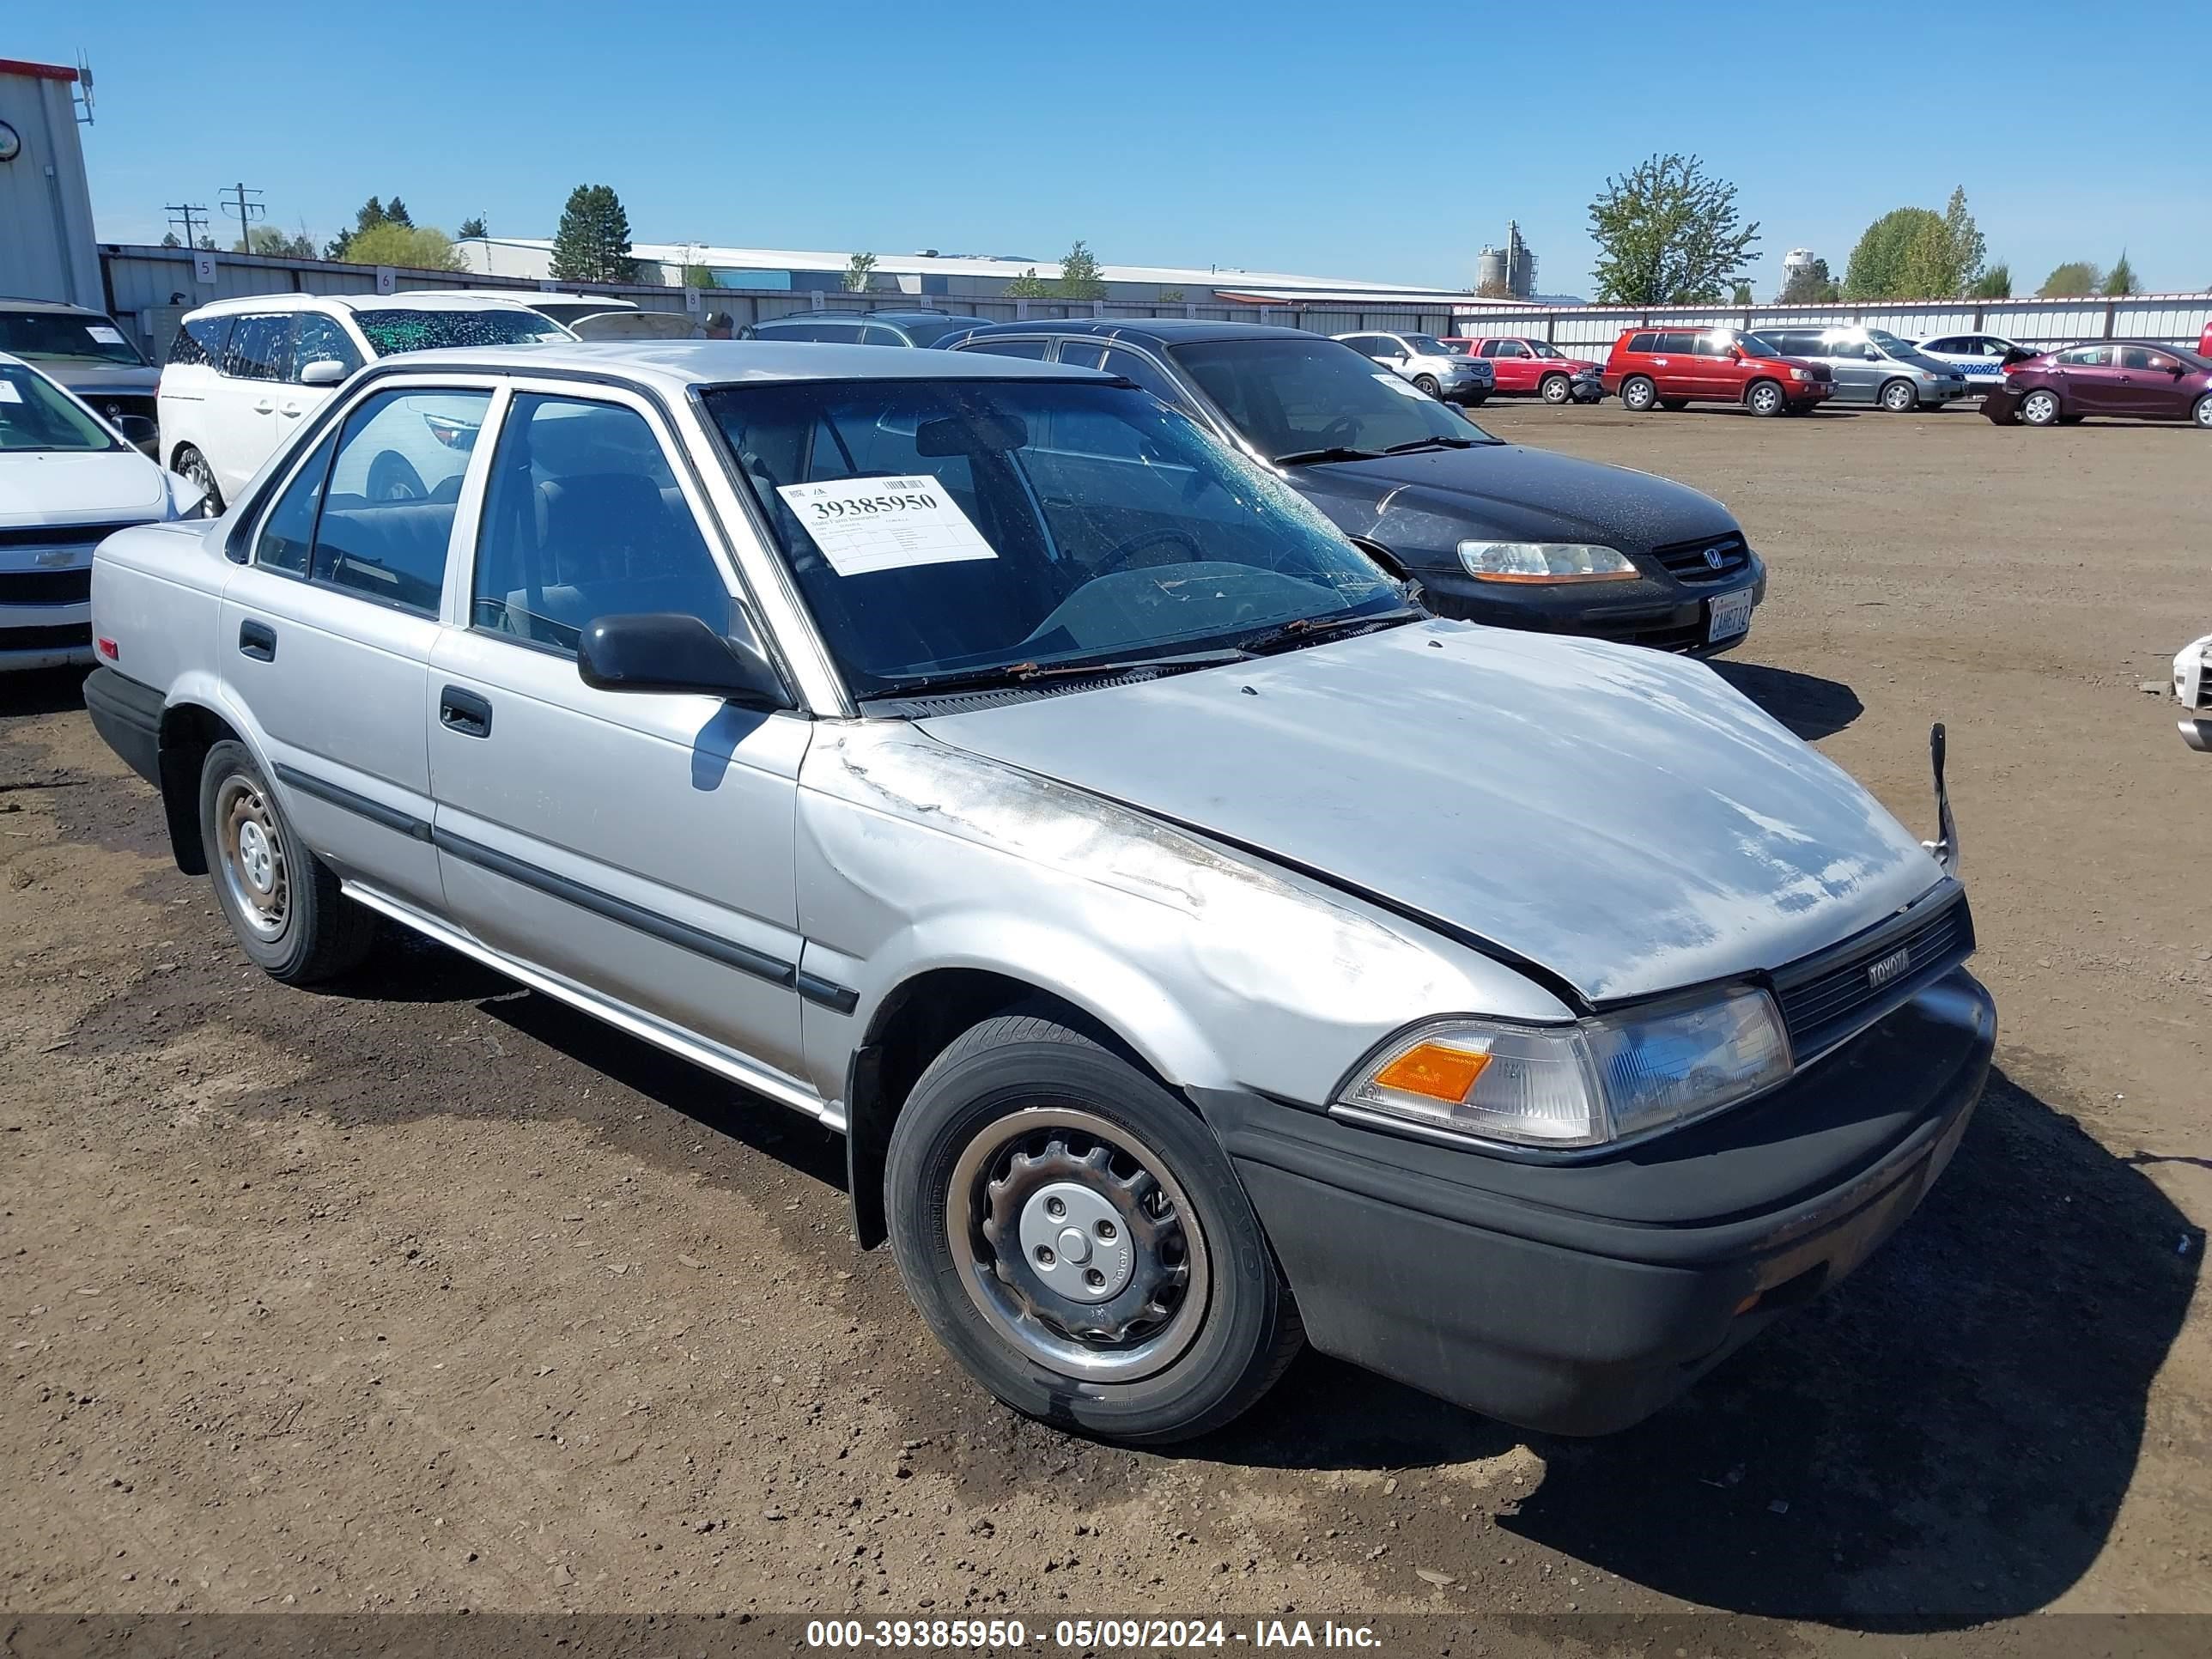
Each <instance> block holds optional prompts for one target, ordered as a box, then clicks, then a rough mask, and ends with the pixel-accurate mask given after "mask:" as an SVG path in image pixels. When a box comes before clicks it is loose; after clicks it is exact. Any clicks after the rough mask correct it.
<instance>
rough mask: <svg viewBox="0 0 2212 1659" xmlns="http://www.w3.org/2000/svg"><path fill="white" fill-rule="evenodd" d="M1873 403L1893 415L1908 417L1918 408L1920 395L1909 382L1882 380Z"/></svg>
mask: <svg viewBox="0 0 2212 1659" xmlns="http://www.w3.org/2000/svg"><path fill="white" fill-rule="evenodd" d="M1875 402H1876V403H1878V404H1881V406H1882V407H1883V408H1884V409H1886V410H1888V411H1889V412H1890V413H1891V414H1893V415H1910V414H1911V413H1912V412H1913V411H1914V410H1917V409H1918V408H1919V407H1920V394H1919V393H1918V392H1916V391H1914V390H1913V389H1912V382H1911V381H1910V380H1884V381H1883V382H1882V383H1881V391H1880V392H1876V393H1875Z"/></svg>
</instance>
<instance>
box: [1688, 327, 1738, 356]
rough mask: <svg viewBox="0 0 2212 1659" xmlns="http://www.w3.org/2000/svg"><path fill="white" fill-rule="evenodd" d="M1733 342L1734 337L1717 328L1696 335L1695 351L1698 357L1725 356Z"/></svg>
mask: <svg viewBox="0 0 2212 1659" xmlns="http://www.w3.org/2000/svg"><path fill="white" fill-rule="evenodd" d="M1734 345H1735V336H1734V335H1732V334H1727V333H1723V332H1722V331H1718V330H1715V331H1712V332H1711V333H1707V334H1700V335H1699V336H1698V338H1697V343H1696V346H1695V353H1696V355H1697V356H1700V357H1725V356H1728V355H1729V349H1730V348H1731V347H1732V346H1734Z"/></svg>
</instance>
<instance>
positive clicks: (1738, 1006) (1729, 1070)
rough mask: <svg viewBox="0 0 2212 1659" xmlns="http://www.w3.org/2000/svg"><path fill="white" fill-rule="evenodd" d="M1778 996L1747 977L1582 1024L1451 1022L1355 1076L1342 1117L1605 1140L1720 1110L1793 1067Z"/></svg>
mask: <svg viewBox="0 0 2212 1659" xmlns="http://www.w3.org/2000/svg"><path fill="white" fill-rule="evenodd" d="M1789 1075H1790V1039H1789V1036H1788V1035H1787V1034H1786V1033H1785V1032H1784V1030H1783V1026H1782V1020H1781V1017H1780V1015H1779V1014H1778V1013H1777V1012H1776V1011H1775V1007H1774V1002H1773V999H1772V998H1771V997H1769V996H1768V995H1767V994H1766V993H1765V992H1764V991H1760V990H1754V989H1753V988H1751V987H1741V988H1739V989H1736V990H1734V991H1729V992H1726V993H1723V994H1721V995H1720V996H1718V997H1711V998H1702V999H1700V1000H1698V1001H1696V1002H1692V1003H1675V1004H1672V1005H1670V1006H1664V1007H1658V1008H1653V1009H1650V1010H1645V1011H1630V1012H1623V1013H1619V1014H1609V1015H1604V1016H1601V1017H1600V1018H1595V1019H1586V1020H1581V1021H1577V1022H1576V1023H1575V1024H1571V1025H1512V1024H1504V1023H1502V1022H1493V1021H1489V1020H1476V1019H1468V1020H1450V1021H1446V1022H1442V1023H1439V1024H1434V1025H1430V1026H1426V1027H1424V1028H1422V1029H1420V1030H1416V1031H1413V1032H1410V1033H1408V1034H1407V1035H1406V1036H1401V1037H1400V1038H1398V1039H1397V1040H1396V1041H1395V1042H1392V1043H1390V1044H1389V1046H1388V1047H1386V1048H1383V1050H1382V1051H1381V1052H1380V1053H1379V1054H1377V1055H1376V1057H1375V1058H1374V1060H1372V1061H1371V1062H1370V1064H1368V1065H1366V1066H1363V1067H1362V1068H1361V1070H1360V1071H1359V1072H1358V1073H1355V1074H1354V1076H1353V1079H1352V1081H1351V1083H1350V1084H1348V1085H1346V1087H1345V1089H1344V1090H1343V1091H1342V1092H1341V1093H1340V1095H1339V1096H1338V1097H1337V1101H1336V1104H1335V1106H1334V1110H1335V1112H1336V1113H1337V1114H1338V1115H1341V1116H1346V1117H1350V1118H1354V1119H1362V1118H1364V1119H1371V1120H1380V1121H1389V1122H1397V1123H1403V1124H1407V1125H1411V1126H1414V1127H1421V1128H1425V1129H1429V1130H1432V1131H1437V1132H1439V1133H1444V1134H1449V1135H1459V1136H1465V1137H1467V1138H1468V1139H1474V1140H1487V1141H1497V1142H1504V1143H1506V1144H1509V1145H1511V1146H1539V1147H1550V1148H1554V1149H1559V1150H1570V1149H1572V1148H1576V1147H1584V1146H1605V1145H1607V1143H1609V1142H1612V1141H1616V1140H1622V1139H1627V1138H1628V1137H1630V1136H1632V1135H1641V1134H1644V1133H1649V1132H1650V1131H1651V1130H1654V1129H1659V1128H1663V1127H1666V1126H1668V1125H1669V1124H1674V1123H1680V1122H1684V1121H1687V1120H1689V1119H1691V1118H1694V1117H1702V1116H1704V1115H1705V1114H1706V1113H1708V1112H1716V1111H1718V1110H1720V1109H1722V1108H1723V1107H1726V1106H1732V1105H1734V1104H1735V1103H1737V1102H1738V1101H1741V1100H1744V1099H1747V1098H1748V1097H1750V1096H1752V1095H1755V1094H1757V1093H1759V1091H1761V1090H1763V1089H1766V1088H1769V1087H1771V1085H1774V1084H1777V1083H1779V1082H1781V1081H1782V1080H1783V1079H1784V1078H1786V1077H1788V1076H1789Z"/></svg>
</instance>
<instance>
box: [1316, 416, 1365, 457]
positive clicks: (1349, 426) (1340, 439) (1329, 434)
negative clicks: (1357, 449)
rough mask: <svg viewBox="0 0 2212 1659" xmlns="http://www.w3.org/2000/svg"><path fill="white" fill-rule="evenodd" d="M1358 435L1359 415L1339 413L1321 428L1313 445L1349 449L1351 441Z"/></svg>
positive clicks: (1317, 447) (1321, 447)
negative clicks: (1318, 437) (1317, 439)
mask: <svg viewBox="0 0 2212 1659" xmlns="http://www.w3.org/2000/svg"><path fill="white" fill-rule="evenodd" d="M1358 435H1359V417H1358V416H1357V415H1340V416H1337V417H1336V418H1335V419H1334V420H1333V421H1331V422H1329V423H1328V425H1327V426H1325V427H1323V428H1322V429H1321V438H1320V440H1319V441H1317V442H1316V444H1315V445H1314V447H1315V448H1316V449H1337V448H1343V449H1350V448H1352V447H1353V446H1352V440H1353V439H1354V438H1357V437H1358Z"/></svg>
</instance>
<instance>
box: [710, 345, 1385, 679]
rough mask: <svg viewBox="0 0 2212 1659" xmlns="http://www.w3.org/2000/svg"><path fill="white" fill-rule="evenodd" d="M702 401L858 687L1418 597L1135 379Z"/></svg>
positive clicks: (972, 672)
mask: <svg viewBox="0 0 2212 1659" xmlns="http://www.w3.org/2000/svg"><path fill="white" fill-rule="evenodd" d="M1346 355H1347V356H1349V355H1352V354H1349V353H1347V354H1346ZM705 401H706V405H707V408H708V411H709V413H710V414H711V416H713V419H714V422H715V424H716V426H717V427H718V428H719V429H720V433H721V435H722V437H723V439H724V440H725V441H726V443H727V444H728V446H729V448H730V452H731V453H732V455H733V456H734V457H735V458H736V459H737V462H738V465H739V466H740V467H742V468H743V469H744V472H745V473H746V475H747V476H748V477H750V479H751V481H752V483H753V487H754V489H755V490H756V492H757V495H758V496H759V500H760V502H761V505H762V507H763V509H765V511H766V513H767V515H768V520H769V524H770V525H771V526H773V528H774V531H775V538H776V541H777V543H778V544H779V545H780V546H781V550H782V552H783V556H784V557H785V559H786V560H787V562H789V564H790V567H791V569H792V573H793V575H794V577H795V578H796V579H797V581H798V585H799V591H800V592H801V593H802V594H803V595H804V596H805V600H806V603H807V605H808V607H809V608H810V609H811V611H812V612H813V614H814V617H815V620H816V622H817V624H818V625H819V626H820V628H821V629H822V632H823V637H824V638H825V639H826V640H827V641H828V642H829V648H830V650H831V651H832V652H833V653H835V655H836V659H837V661H838V665H839V666H840V667H841V668H842V670H843V671H844V673H845V675H846V678H847V679H848V682H849V683H850V684H852V686H853V688H854V692H855V694H856V695H857V696H862V697H869V696H885V695H890V694H895V693H896V692H899V691H901V690H906V691H920V690H927V689H928V688H929V685H930V684H932V683H942V682H945V681H950V680H963V681H965V680H969V679H971V678H978V679H985V680H987V679H988V678H991V677H992V676H993V675H994V674H995V675H997V676H998V677H1000V678H1003V679H1006V680H1010V681H1016V682H1018V681H1020V680H1023V679H1025V678H1035V677H1037V676H1039V675H1042V674H1045V673H1049V672H1052V671H1054V667H1055V666H1059V667H1061V668H1069V667H1073V665H1103V664H1129V663H1137V662H1146V661H1154V660H1157V659H1160V658H1163V657H1170V658H1172V657H1175V656H1178V655H1181V656H1188V655H1189V654H1191V653H1194V652H1205V651H1208V650H1214V651H1222V650H1226V649H1228V648H1231V647H1236V646H1237V645H1238V643H1239V642H1240V641H1244V640H1246V639H1247V638H1248V637H1249V636H1252V635H1255V633H1257V632H1258V631H1260V630H1272V629H1276V628H1279V627H1281V626H1283V625H1284V624H1286V623H1298V624H1301V625H1309V626H1311V625H1317V623H1320V622H1326V623H1330V624H1334V623H1339V622H1341V623H1358V622H1359V621H1360V620H1361V619H1363V618H1365V617H1378V618H1379V617H1387V616H1390V615H1393V614H1395V613H1400V612H1402V611H1404V608H1405V607H1404V601H1403V599H1401V595H1400V592H1399V590H1398V588H1397V586H1396V585H1395V583H1393V582H1392V581H1391V580H1389V578H1388V577H1387V576H1385V575H1384V574H1383V573H1382V572H1381V571H1380V570H1378V569H1376V567H1375V566H1373V565H1372V564H1370V563H1369V562H1367V560H1366V559H1365V558H1364V556H1362V555H1361V554H1360V553H1359V552H1358V550H1356V549H1355V548H1353V547H1352V544H1350V543H1348V542H1346V540H1345V539H1344V538H1342V537H1341V536H1340V535H1339V534H1338V533H1337V532H1336V531H1335V530H1334V528H1333V527H1332V526H1330V525H1329V523H1328V520H1325V519H1324V518H1322V516H1321V514H1320V513H1318V512H1316V510H1315V509H1314V508H1313V507H1310V506H1309V505H1308V504H1307V503H1306V502H1305V501H1304V499H1303V498H1301V497H1300V496H1299V495H1297V493H1296V492H1295V491H1293V490H1291V489H1290V488H1288V487H1287V486H1286V485H1285V484H1284V483H1281V482H1280V481H1279V480H1278V479H1275V478H1273V477H1269V476H1268V475H1267V473H1266V472H1264V471H1261V469H1260V468H1258V467H1255V466H1253V465H1251V464H1250V463H1249V462H1248V461H1246V460H1245V459H1243V457H1241V456H1239V455H1237V454H1235V453H1232V452H1231V451H1230V450H1229V449H1228V448H1226V447H1225V446H1223V445H1222V444H1220V443H1218V442H1217V441H1215V440H1213V439H1212V438H1211V437H1209V436H1208V435H1206V433H1205V432H1204V431H1202V430H1201V429H1200V428H1199V426H1198V425H1197V424H1196V422H1193V421H1191V420H1190V419H1189V418H1188V417H1187V416H1182V415H1179V414H1176V412H1174V411H1173V410H1169V409H1167V408H1165V407H1164V406H1163V405H1162V404H1159V403H1158V401H1157V400H1155V399H1154V398H1152V397H1150V396H1149V395H1147V394H1146V393H1145V392H1137V391H1133V390H1131V389H1129V388H1127V387H1123V386H1107V385H1097V384H1083V383H1080V382H1071V381H1049V380H1044V381H1027V380H1024V381H1013V382H1003V381H984V380H937V381H930V380H877V381H839V382H830V383H822V382H811V383H808V382H802V383H791V384H776V385H752V386H726V387H723V388H721V389H720V390H718V391H714V392H708V394H707V395H706V399H705ZM1307 619H1316V623H1308V621H1307Z"/></svg>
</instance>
